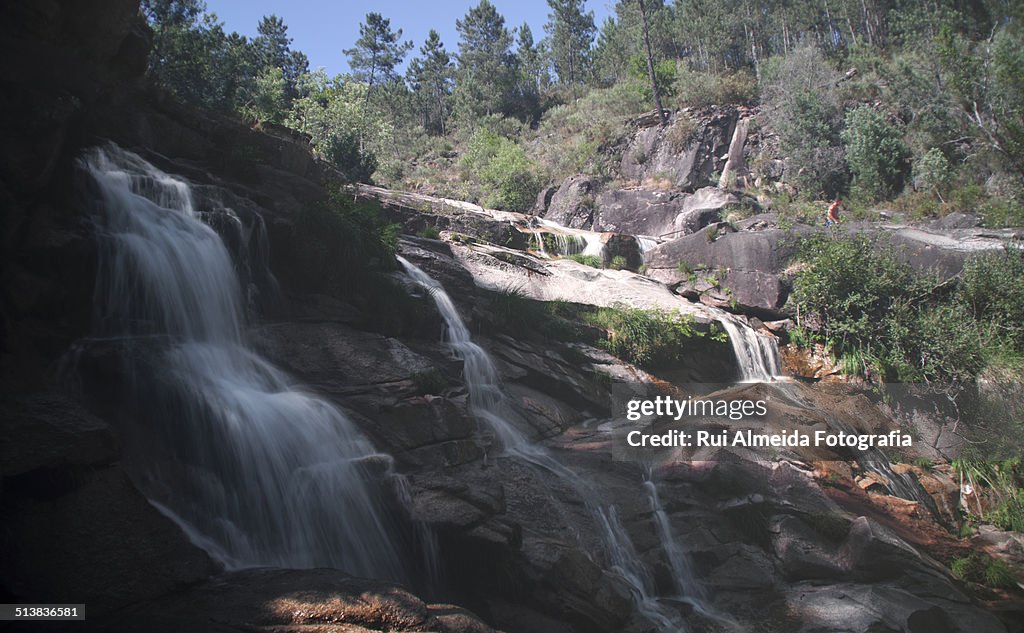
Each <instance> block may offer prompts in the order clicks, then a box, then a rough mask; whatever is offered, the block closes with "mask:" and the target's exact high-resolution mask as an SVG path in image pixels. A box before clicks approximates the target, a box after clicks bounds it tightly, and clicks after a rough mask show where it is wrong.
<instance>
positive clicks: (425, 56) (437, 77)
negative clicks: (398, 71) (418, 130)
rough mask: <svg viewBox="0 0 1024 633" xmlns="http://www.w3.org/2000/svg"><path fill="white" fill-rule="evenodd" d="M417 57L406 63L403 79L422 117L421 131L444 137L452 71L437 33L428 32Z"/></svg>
mask: <svg viewBox="0 0 1024 633" xmlns="http://www.w3.org/2000/svg"><path fill="white" fill-rule="evenodd" d="M420 55H421V56H420V57H417V58H415V59H413V60H412V61H411V62H409V70H408V72H407V74H406V79H407V81H408V82H409V85H410V88H411V89H412V94H413V99H414V100H415V102H416V105H417V108H418V109H419V111H420V115H421V116H422V118H423V128H424V129H425V130H427V131H429V132H431V133H434V134H438V133H439V134H444V133H445V132H446V131H447V124H448V117H449V114H450V112H451V104H450V101H451V94H452V85H453V83H454V70H453V68H452V63H451V57H450V56H449V55H448V51H446V50H445V48H444V44H443V43H442V42H441V36H440V35H438V33H437V31H435V30H433V29H431V30H430V33H429V34H428V35H427V41H426V42H424V43H423V46H422V47H421V48H420Z"/></svg>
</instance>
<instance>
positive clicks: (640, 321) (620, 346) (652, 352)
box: [589, 304, 700, 367]
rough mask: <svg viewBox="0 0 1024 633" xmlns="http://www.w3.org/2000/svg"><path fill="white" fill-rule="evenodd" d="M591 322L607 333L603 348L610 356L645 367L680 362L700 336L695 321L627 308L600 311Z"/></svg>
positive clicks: (590, 318) (619, 307) (674, 315)
mask: <svg viewBox="0 0 1024 633" xmlns="http://www.w3.org/2000/svg"><path fill="white" fill-rule="evenodd" d="M589 321H590V322H591V323H592V324H594V325H596V326H599V327H601V328H604V329H605V331H606V337H605V340H604V341H602V346H603V347H604V348H605V349H607V350H608V352H609V353H611V354H613V355H615V356H618V357H619V358H622V359H624V360H626V361H629V362H631V363H634V364H636V365H640V366H642V367H658V366H664V365H668V364H671V363H674V362H678V361H679V360H680V359H681V358H682V357H683V356H684V355H685V352H686V343H687V342H689V341H690V340H692V339H694V338H697V337H699V336H700V334H699V333H698V332H697V331H696V330H695V329H694V328H693V323H694V321H693V318H692V317H689V316H684V315H681V314H679V313H678V312H676V311H672V312H664V311H661V310H642V309H639V308H631V307H629V306H627V305H624V304H616V305H615V306H613V307H610V308H601V309H599V310H598V311H597V312H595V313H593V314H592V315H590V316H589Z"/></svg>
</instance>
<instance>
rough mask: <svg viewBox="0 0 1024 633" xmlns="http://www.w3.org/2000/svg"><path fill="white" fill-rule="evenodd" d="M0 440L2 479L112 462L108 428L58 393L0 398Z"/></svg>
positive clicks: (114, 451) (111, 437)
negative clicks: (0, 438)
mask: <svg viewBox="0 0 1024 633" xmlns="http://www.w3.org/2000/svg"><path fill="white" fill-rule="evenodd" d="M0 435H3V437H4V438H5V439H4V442H3V444H0V475H2V476H3V477H13V476H17V475H22V474H24V473H28V472H30V471H33V470H52V469H56V468H60V467H65V466H84V465H94V464H96V465H102V464H109V463H110V462H113V461H115V460H116V459H117V443H116V440H115V438H114V434H113V432H112V431H111V429H110V427H109V426H108V425H107V423H106V422H104V421H102V420H100V419H99V418H97V417H95V416H93V415H92V414H90V413H89V412H88V411H86V410H84V409H83V408H82V407H81V406H80V405H78V404H77V403H75V402H73V401H71V400H70V399H68V398H66V397H65V396H62V395H60V394H50V393H41V394H34V395H30V396H21V397H17V396H0Z"/></svg>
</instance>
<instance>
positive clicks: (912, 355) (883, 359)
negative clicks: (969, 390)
mask: <svg viewBox="0 0 1024 633" xmlns="http://www.w3.org/2000/svg"><path fill="white" fill-rule="evenodd" d="M800 259H801V260H802V261H803V262H804V264H805V265H804V267H803V268H802V269H801V270H800V271H799V272H798V273H797V274H796V276H795V278H794V280H793V288H794V289H793V300H794V301H795V302H796V303H797V304H798V305H799V307H800V311H801V313H802V321H803V323H804V327H805V328H807V329H808V330H810V328H811V327H812V326H811V325H809V324H813V327H814V330H813V331H812V332H809V335H808V336H807V337H806V338H809V339H810V341H808V340H804V341H802V342H803V343H804V344H807V343H809V342H821V343H824V344H825V345H826V346H828V348H829V349H830V350H831V351H832V353H833V354H834V355H835V356H836V357H837V358H839V359H840V361H841V365H842V367H843V369H844V371H845V372H847V373H849V374H865V375H871V374H876V373H877V374H880V377H883V378H886V379H890V380H901V381H919V380H923V381H927V382H932V381H952V382H954V383H962V382H967V381H970V380H972V379H973V377H974V376H976V375H977V374H978V373H979V372H980V371H981V370H982V368H983V367H984V366H985V362H986V352H985V349H984V346H983V345H982V344H981V343H982V341H983V337H982V335H981V332H982V329H983V324H982V322H980V321H978V320H977V319H976V318H975V317H974V316H973V315H972V314H971V313H970V311H969V310H968V309H966V308H965V307H964V306H963V305H962V304H961V302H959V301H957V300H955V299H953V298H951V297H950V296H949V295H948V294H942V292H940V289H941V287H942V286H943V284H939V283H938V282H936V281H935V280H933V279H930V278H927V277H921V276H916V275H914V274H913V273H912V271H911V269H910V267H909V266H908V265H907V264H905V263H902V262H900V261H899V260H898V259H897V257H896V254H895V253H894V252H893V251H891V250H890V249H888V248H886V247H885V246H884V245H881V244H878V243H875V242H872V241H871V240H870V239H868V238H867V237H866V236H863V235H858V236H855V237H852V238H836V237H831V236H817V237H813V238H808V239H806V240H805V241H804V242H803V243H802V246H801V249H800ZM801 336H803V335H801Z"/></svg>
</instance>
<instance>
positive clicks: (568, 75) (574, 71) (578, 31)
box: [544, 0, 597, 98]
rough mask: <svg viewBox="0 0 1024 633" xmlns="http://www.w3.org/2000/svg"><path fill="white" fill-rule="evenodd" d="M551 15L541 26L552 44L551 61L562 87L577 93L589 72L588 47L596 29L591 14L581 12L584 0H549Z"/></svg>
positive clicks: (590, 12) (592, 40)
mask: <svg viewBox="0 0 1024 633" xmlns="http://www.w3.org/2000/svg"><path fill="white" fill-rule="evenodd" d="M548 6H549V7H551V13H549V14H548V23H547V24H546V25H545V26H544V30H545V31H547V33H548V37H549V38H550V40H551V59H552V61H553V62H554V66H555V72H556V73H558V80H559V82H560V83H561V84H562V85H566V86H570V87H571V88H572V94H573V98H576V89H577V87H578V86H579V84H581V83H583V80H584V79H585V78H586V76H587V75H588V74H589V71H590V47H591V46H592V45H593V43H594V35H595V34H596V32H597V28H596V27H595V26H594V13H593V11H588V12H586V13H584V12H583V7H584V0H548Z"/></svg>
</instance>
